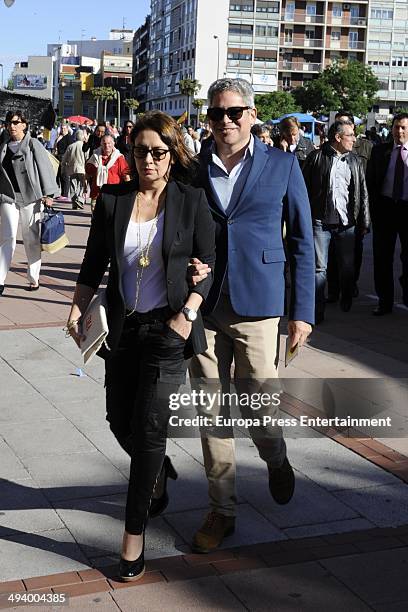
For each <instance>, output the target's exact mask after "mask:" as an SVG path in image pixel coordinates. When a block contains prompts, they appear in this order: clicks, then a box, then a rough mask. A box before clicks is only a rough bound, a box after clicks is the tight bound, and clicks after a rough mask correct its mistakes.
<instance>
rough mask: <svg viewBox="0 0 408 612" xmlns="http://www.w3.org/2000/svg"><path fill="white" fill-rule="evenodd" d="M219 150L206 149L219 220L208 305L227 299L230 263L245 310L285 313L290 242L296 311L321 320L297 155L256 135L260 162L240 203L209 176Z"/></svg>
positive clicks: (233, 289) (235, 296) (203, 180)
mask: <svg viewBox="0 0 408 612" xmlns="http://www.w3.org/2000/svg"><path fill="white" fill-rule="evenodd" d="M210 159H211V151H210V150H206V151H205V152H204V153H202V154H200V172H199V178H198V186H200V187H204V189H205V191H206V195H207V199H208V202H209V205H210V208H211V212H212V215H213V219H214V221H215V223H216V263H215V270H214V283H213V285H212V288H211V290H210V293H209V295H208V297H207V300H206V306H205V310H204V312H211V311H212V310H213V309H214V308H215V306H216V304H217V302H218V299H219V296H220V293H221V287H222V284H223V281H224V278H225V274H226V273H227V269H228V281H229V292H230V298H231V303H232V307H233V309H234V311H235V312H236V314H238V315H241V316H243V317H278V316H281V315H283V314H285V312H284V310H285V277H284V267H285V261H286V256H285V250H284V248H283V239H282V226H283V222H285V223H286V242H287V254H288V259H289V263H290V270H291V278H292V285H291V299H290V305H289V313H288V314H289V319H293V320H299V321H307V322H308V323H312V324H313V323H314V294H315V254H314V243H313V231H312V219H311V213H310V205H309V199H308V195H307V191H306V187H305V183H304V180H303V176H302V172H301V170H300V167H299V163H298V161H297V159H296V157H295V156H294V155H292V154H289V153H285V152H283V151H280V150H278V149H275V148H271V147H267V146H266V145H265V144H263V143H262V142H260V141H259V140H258V139H257V138H255V146H254V154H253V160H252V167H251V170H250V173H249V175H248V178H247V180H246V183H245V185H244V187H243V189H242V192H241V194H240V196H239V198H238V199H237V201H236V203H235V205H234V206H233V207H232V208H231V207H229V208H228V210H227V212H225V211H224V209H223V208H222V206H221V203H220V201H219V199H218V196H217V194H216V193H215V191H214V189H213V188H212V185H211V182H210V178H209V162H210Z"/></svg>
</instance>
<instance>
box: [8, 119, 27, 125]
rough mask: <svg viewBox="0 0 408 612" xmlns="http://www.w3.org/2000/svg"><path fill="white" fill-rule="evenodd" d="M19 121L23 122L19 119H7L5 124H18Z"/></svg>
mask: <svg viewBox="0 0 408 612" xmlns="http://www.w3.org/2000/svg"><path fill="white" fill-rule="evenodd" d="M20 123H24V121H20V119H14V121H7V125H19V124H20Z"/></svg>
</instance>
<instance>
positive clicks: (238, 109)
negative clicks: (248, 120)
mask: <svg viewBox="0 0 408 612" xmlns="http://www.w3.org/2000/svg"><path fill="white" fill-rule="evenodd" d="M250 108H251V107H250V106H230V107H229V108H221V107H219V106H213V107H210V108H209V109H207V117H208V118H209V119H210V120H211V121H221V120H222V119H224V115H227V117H228V119H231V121H238V119H241V117H242V115H243V114H244V110H249V109H250Z"/></svg>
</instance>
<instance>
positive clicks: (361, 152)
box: [326, 110, 373, 304]
mask: <svg viewBox="0 0 408 612" xmlns="http://www.w3.org/2000/svg"><path fill="white" fill-rule="evenodd" d="M334 120H335V121H351V123H352V124H353V126H354V115H352V113H349V112H348V111H343V110H341V111H339V112H338V113H336V115H335V117H334ZM354 130H355V126H354ZM372 149H373V143H372V142H371V141H370V140H368V139H367V138H366V137H365V136H362V135H360V136H357V138H356V139H355V141H354V145H353V153H355V155H357V157H358V158H359V160H360V161H361V164H362V166H363V169H364V174H365V175H366V173H367V164H368V160H369V159H370V156H371V152H372ZM364 235H365V234H364V233H363V232H360V230H359V228H356V235H355V242H354V284H353V298H356V297H358V295H359V288H358V281H359V278H360V271H361V265H362V263H363V250H364ZM339 296H340V280H339V266H338V263H337V261H336V241H335V240H331V241H330V247H329V259H328V262H327V300H326V301H327V302H328V303H329V304H333V303H335V302H337V301H338V299H339Z"/></svg>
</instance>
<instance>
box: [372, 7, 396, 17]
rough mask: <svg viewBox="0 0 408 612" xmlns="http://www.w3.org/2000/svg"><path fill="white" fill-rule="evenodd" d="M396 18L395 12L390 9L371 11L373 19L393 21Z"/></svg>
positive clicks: (374, 9)
mask: <svg viewBox="0 0 408 612" xmlns="http://www.w3.org/2000/svg"><path fill="white" fill-rule="evenodd" d="M393 17H394V11H393V10H388V9H379V8H372V9H371V18H372V19H392V18H393Z"/></svg>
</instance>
